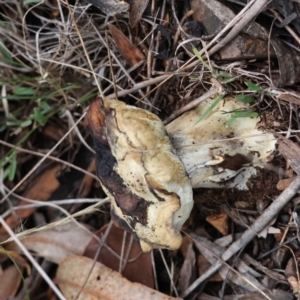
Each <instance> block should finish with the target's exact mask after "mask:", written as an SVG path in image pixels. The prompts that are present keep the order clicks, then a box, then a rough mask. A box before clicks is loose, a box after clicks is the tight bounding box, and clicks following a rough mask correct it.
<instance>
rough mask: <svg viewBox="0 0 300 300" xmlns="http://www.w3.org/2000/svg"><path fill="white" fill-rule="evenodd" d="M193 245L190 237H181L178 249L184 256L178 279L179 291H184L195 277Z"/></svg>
mask: <svg viewBox="0 0 300 300" xmlns="http://www.w3.org/2000/svg"><path fill="white" fill-rule="evenodd" d="M193 245H194V242H193V240H192V238H191V237H189V236H184V237H183V239H182V245H181V248H180V250H181V252H182V254H183V256H184V262H183V265H182V267H181V270H180V275H179V280H178V290H179V291H185V290H186V289H187V288H188V287H189V285H190V284H191V283H192V282H193V281H194V280H195V279H196V272H195V271H196V270H195V264H196V255H195V251H194V249H193Z"/></svg>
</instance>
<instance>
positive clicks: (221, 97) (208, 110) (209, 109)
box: [196, 94, 225, 124]
mask: <svg viewBox="0 0 300 300" xmlns="http://www.w3.org/2000/svg"><path fill="white" fill-rule="evenodd" d="M224 96H225V94H221V95H219V96H218V97H217V99H216V100H215V101H214V102H213V104H212V105H211V106H210V107H209V108H208V109H207V110H206V111H205V112H204V114H203V115H202V116H201V117H200V119H199V121H198V122H200V121H202V120H204V119H205V118H206V117H207V116H208V115H209V114H210V112H211V111H212V110H213V109H214V108H215V107H216V106H217V105H218V104H219V103H220V102H221V100H222V99H223V98H224ZM198 122H197V123H198ZM197 123H196V124H197Z"/></svg>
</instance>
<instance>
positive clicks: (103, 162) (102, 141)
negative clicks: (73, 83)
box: [88, 99, 150, 230]
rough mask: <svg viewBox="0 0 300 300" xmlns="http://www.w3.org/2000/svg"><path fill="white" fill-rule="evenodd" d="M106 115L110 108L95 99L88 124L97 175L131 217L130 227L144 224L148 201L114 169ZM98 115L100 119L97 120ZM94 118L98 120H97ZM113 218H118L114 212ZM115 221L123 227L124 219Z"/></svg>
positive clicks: (124, 211)
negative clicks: (130, 187)
mask: <svg viewBox="0 0 300 300" xmlns="http://www.w3.org/2000/svg"><path fill="white" fill-rule="evenodd" d="M95 114H96V115H95ZM103 115H104V119H103ZM107 115H112V112H111V109H109V112H107V110H106V109H105V108H103V107H102V106H101V104H100V101H99V99H96V100H95V101H94V102H93V103H92V104H91V106H90V109H89V111H88V119H89V124H88V126H89V130H90V133H91V135H92V137H93V140H94V149H95V151H96V165H97V167H96V172H97V176H98V178H99V180H100V182H101V184H102V185H103V186H104V187H105V188H106V189H107V191H108V192H109V193H110V195H111V196H112V197H114V199H115V201H116V204H117V205H118V206H119V207H120V209H121V210H122V212H123V213H124V214H125V215H128V216H131V217H133V222H132V224H131V225H132V228H134V227H135V223H136V222H139V223H141V224H142V225H146V224H147V217H148V216H147V210H148V206H149V205H150V203H148V202H147V201H145V200H144V199H143V198H140V197H138V196H137V195H134V194H133V193H132V192H131V191H130V190H129V188H128V187H127V186H126V185H125V184H124V182H123V179H122V178H121V177H120V176H119V174H118V173H117V172H116V171H115V166H116V165H117V160H116V158H115V157H114V156H113V155H112V153H111V149H110V146H109V144H108V141H107V138H106V130H105V129H106V128H105V127H106V117H107ZM98 116H99V117H100V118H101V120H99V118H98ZM95 120H98V122H97V121H95ZM114 219H115V220H116V219H119V218H118V217H117V216H116V215H115V214H114ZM117 221H118V223H119V225H121V227H124V226H123V225H124V224H123V223H124V221H123V222H122V224H121V223H120V222H121V220H117ZM125 228H126V229H127V230H128V229H129V228H128V225H127V224H126V226H125Z"/></svg>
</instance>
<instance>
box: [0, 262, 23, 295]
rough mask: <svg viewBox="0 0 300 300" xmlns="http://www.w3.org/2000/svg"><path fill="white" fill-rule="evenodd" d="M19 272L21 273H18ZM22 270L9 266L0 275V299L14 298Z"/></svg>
mask: <svg viewBox="0 0 300 300" xmlns="http://www.w3.org/2000/svg"><path fill="white" fill-rule="evenodd" d="M20 272H21V273H20ZM22 272H23V268H22V267H20V269H19V270H18V269H17V268H16V266H15V265H11V266H9V267H8V268H6V269H5V270H4V271H3V274H2V275H0V299H7V298H8V297H10V296H14V295H15V294H16V292H17V291H18V289H19V286H20V283H21V274H22Z"/></svg>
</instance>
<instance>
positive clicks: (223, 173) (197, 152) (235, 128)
mask: <svg viewBox="0 0 300 300" xmlns="http://www.w3.org/2000/svg"><path fill="white" fill-rule="evenodd" d="M214 101H215V99H209V100H206V101H204V102H203V103H201V104H200V105H199V106H198V107H197V108H196V109H193V110H192V111H190V112H187V113H185V114H184V115H182V116H180V117H179V118H177V119H176V120H174V121H173V122H171V123H170V124H168V125H167V126H166V129H167V131H168V134H169V136H170V137H171V141H172V143H173V146H174V147H175V149H176V153H177V155H178V156H179V158H180V159H181V160H182V162H183V163H184V166H185V168H186V170H187V172H188V174H189V177H190V179H191V182H192V186H193V188H229V187H236V188H238V189H240V190H247V189H248V187H247V181H248V179H249V178H251V177H252V176H253V175H255V174H256V169H255V168H256V167H260V168H263V167H264V166H265V164H266V163H267V162H268V160H269V159H270V157H271V154H272V152H273V151H274V149H275V145H276V138H275V137H274V135H273V134H271V133H267V132H263V131H261V130H259V129H257V124H258V122H259V121H260V119H259V118H249V117H244V118H237V119H236V120H235V121H234V122H233V123H231V124H229V123H228V121H229V119H230V118H231V116H232V114H231V113H232V112H233V111H236V110H241V109H247V108H249V107H248V106H247V105H245V104H243V103H240V102H236V101H235V100H234V99H229V98H226V99H225V100H223V101H221V102H220V103H219V105H217V106H216V107H215V108H214V109H213V110H212V111H211V112H210V114H209V115H208V116H207V117H206V118H205V119H203V120H201V121H199V119H200V117H201V116H202V115H203V113H204V112H206V111H207V110H208V109H209V108H210V107H211V105H212V103H213V102H214ZM230 112H231V113H230ZM236 155H242V156H244V157H248V158H249V160H251V162H249V163H248V164H245V165H243V166H241V168H239V169H236V168H232V169H230V168H223V167H220V166H219V165H220V164H221V163H224V161H225V160H226V159H227V158H226V156H227V157H228V156H229V157H235V156H236Z"/></svg>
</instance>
